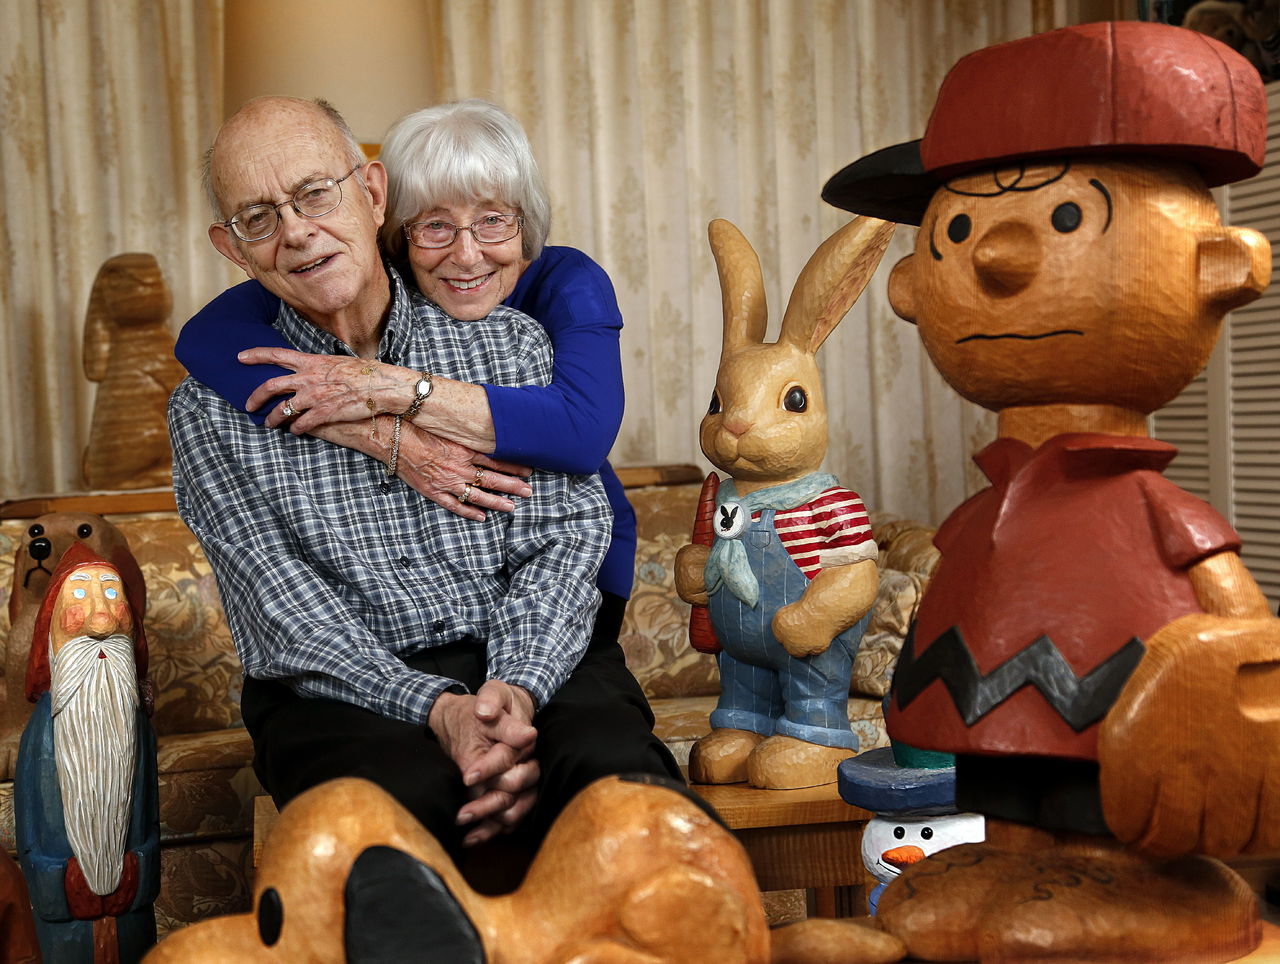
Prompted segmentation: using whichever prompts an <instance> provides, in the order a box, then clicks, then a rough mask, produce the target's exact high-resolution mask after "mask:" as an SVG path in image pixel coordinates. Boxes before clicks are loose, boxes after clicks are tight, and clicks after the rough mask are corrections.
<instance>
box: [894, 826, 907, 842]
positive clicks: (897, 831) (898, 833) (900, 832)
mask: <svg viewBox="0 0 1280 964" xmlns="http://www.w3.org/2000/svg"><path fill="white" fill-rule="evenodd" d="M893 835H894V837H896V838H897V839H898V840H901V839H902V838H903V837H905V836H906V835H907V828H906V827H894V828H893Z"/></svg>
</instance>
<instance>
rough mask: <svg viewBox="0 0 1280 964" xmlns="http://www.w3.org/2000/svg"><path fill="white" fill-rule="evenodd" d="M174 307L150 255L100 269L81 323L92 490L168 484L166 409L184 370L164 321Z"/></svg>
mask: <svg viewBox="0 0 1280 964" xmlns="http://www.w3.org/2000/svg"><path fill="white" fill-rule="evenodd" d="M172 308H173V298H172V296H171V295H170V293H169V289H168V288H167V287H166V286H165V283H164V278H163V277H162V276H161V274H160V266H159V265H158V264H156V259H155V258H153V257H152V256H151V255H149V254H120V255H116V256H115V257H114V258H109V259H107V261H105V262H104V263H103V265H102V267H101V268H100V269H99V270H98V277H97V278H96V279H94V282H93V291H92V293H91V294H90V295H89V309H88V312H87V313H86V315H85V323H84V373H85V375H86V376H87V377H88V379H89V380H90V381H93V382H98V383H99V385H98V397H97V400H96V402H95V404H94V407H93V424H92V427H91V428H90V433H89V445H88V447H87V448H86V449H85V452H84V466H83V468H84V477H85V482H86V483H87V484H88V485H89V487H90V488H92V489H144V488H151V487H155V486H165V485H169V484H170V479H171V473H172V468H171V465H172V462H173V455H172V453H171V451H170V448H169V430H168V428H167V423H166V419H165V407H166V406H167V405H168V402H169V395H170V394H171V393H172V392H173V389H174V388H175V387H176V386H177V384H178V382H180V381H182V378H183V375H184V372H183V370H182V366H181V365H179V364H178V362H177V360H176V359H175V358H174V357H173V336H172V335H171V334H170V333H169V328H168V326H167V324H166V323H167V321H168V318H169V312H170V311H171V310H172Z"/></svg>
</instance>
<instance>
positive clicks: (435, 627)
mask: <svg viewBox="0 0 1280 964" xmlns="http://www.w3.org/2000/svg"><path fill="white" fill-rule="evenodd" d="M431 631H432V632H433V633H443V632H444V620H443V619H437V620H436V621H435V622H434V623H432V624H431Z"/></svg>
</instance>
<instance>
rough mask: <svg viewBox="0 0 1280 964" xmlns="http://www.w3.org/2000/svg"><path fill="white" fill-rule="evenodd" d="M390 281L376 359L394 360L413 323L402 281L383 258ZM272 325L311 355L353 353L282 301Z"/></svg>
mask: <svg viewBox="0 0 1280 964" xmlns="http://www.w3.org/2000/svg"><path fill="white" fill-rule="evenodd" d="M383 267H384V268H385V269H386V271H387V278H388V279H389V280H390V282H391V310H390V311H389V312H388V313H387V323H386V325H385V326H384V327H383V330H382V337H381V339H380V340H379V341H378V360H379V361H384V362H389V363H394V362H395V361H396V360H398V359H400V358H403V357H404V355H405V353H406V352H407V351H408V349H409V331H410V329H411V328H412V326H413V304H412V301H411V299H410V297H409V292H408V289H406V287H405V284H404V281H403V280H401V278H400V275H399V273H398V272H397V271H396V269H395V268H393V267H391V265H390V264H388V263H386V262H383ZM275 327H276V329H277V330H278V331H279V332H280V333H281V334H282V335H284V337H285V338H286V339H288V340H289V342H290V343H291V344H293V345H295V346H296V347H297V349H298V351H302V352H307V353H309V354H314V355H353V356H354V355H355V352H353V351H352V350H351V349H350V348H349V347H348V346H347V345H346V344H345V343H343V342H342V341H341V340H340V339H339V338H337V337H335V336H334V335H332V334H330V333H329V332H327V331H325V330H324V329H323V328H321V327H319V326H318V325H314V324H312V323H311V322H310V321H308V320H307V319H305V318H303V317H302V315H300V314H298V312H297V311H296V310H294V309H293V308H292V307H290V306H289V305H288V304H286V303H285V302H283V301H282V302H280V313H279V314H278V315H276V320H275Z"/></svg>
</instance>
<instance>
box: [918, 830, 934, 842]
mask: <svg viewBox="0 0 1280 964" xmlns="http://www.w3.org/2000/svg"><path fill="white" fill-rule="evenodd" d="M920 837H921V839H923V840H932V839H933V828H932V827H924V828H923V829H921V831H920Z"/></svg>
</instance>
